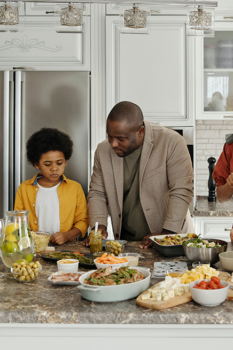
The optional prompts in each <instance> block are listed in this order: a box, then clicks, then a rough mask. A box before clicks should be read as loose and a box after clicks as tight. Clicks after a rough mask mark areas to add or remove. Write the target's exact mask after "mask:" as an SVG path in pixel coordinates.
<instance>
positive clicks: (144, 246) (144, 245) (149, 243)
mask: <svg viewBox="0 0 233 350" xmlns="http://www.w3.org/2000/svg"><path fill="white" fill-rule="evenodd" d="M151 236H154V234H153V235H147V236H145V237H144V238H143V240H142V243H140V244H139V248H141V249H148V248H154V246H153V242H152V240H151V239H150V237H151Z"/></svg>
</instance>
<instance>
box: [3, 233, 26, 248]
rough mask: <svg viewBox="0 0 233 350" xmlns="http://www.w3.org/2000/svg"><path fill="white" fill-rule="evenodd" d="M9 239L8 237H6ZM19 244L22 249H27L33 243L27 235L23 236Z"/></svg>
mask: <svg viewBox="0 0 233 350" xmlns="http://www.w3.org/2000/svg"><path fill="white" fill-rule="evenodd" d="M6 239H7V238H6ZM18 245H19V247H20V250H23V249H26V248H27V247H29V246H30V245H31V242H30V240H29V238H28V237H27V236H25V237H23V238H21V239H20V240H19V242H18Z"/></svg>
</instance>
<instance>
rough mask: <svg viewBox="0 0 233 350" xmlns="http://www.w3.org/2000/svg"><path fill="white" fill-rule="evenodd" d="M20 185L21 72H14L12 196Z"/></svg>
mask: <svg viewBox="0 0 233 350" xmlns="http://www.w3.org/2000/svg"><path fill="white" fill-rule="evenodd" d="M20 183H21V71H17V72H15V186H14V195H15V196H16V192H17V190H18V187H19V185H20Z"/></svg>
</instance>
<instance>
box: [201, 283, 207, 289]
mask: <svg viewBox="0 0 233 350" xmlns="http://www.w3.org/2000/svg"><path fill="white" fill-rule="evenodd" d="M199 289H207V286H206V284H201V285H200V288H199Z"/></svg>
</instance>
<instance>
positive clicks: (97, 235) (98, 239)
mask: <svg viewBox="0 0 233 350" xmlns="http://www.w3.org/2000/svg"><path fill="white" fill-rule="evenodd" d="M89 238H90V253H91V254H94V253H98V252H102V249H103V247H102V231H101V230H97V232H95V231H94V230H92V231H91V232H90V236H89Z"/></svg>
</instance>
